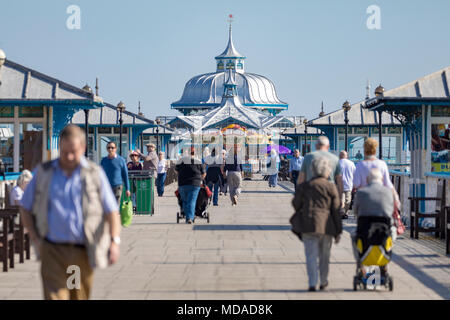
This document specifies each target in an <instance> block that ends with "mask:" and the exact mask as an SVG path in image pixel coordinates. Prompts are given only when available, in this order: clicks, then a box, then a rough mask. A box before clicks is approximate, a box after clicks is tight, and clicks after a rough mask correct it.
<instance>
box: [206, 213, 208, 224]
mask: <svg viewBox="0 0 450 320" xmlns="http://www.w3.org/2000/svg"><path fill="white" fill-rule="evenodd" d="M206 222H208V223H209V212H207V213H206Z"/></svg>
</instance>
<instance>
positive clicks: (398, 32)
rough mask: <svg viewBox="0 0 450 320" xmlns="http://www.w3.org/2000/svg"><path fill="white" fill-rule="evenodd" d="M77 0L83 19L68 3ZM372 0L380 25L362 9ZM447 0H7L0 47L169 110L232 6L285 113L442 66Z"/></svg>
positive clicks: (152, 112)
mask: <svg viewBox="0 0 450 320" xmlns="http://www.w3.org/2000/svg"><path fill="white" fill-rule="evenodd" d="M71 4H76V5H78V6H80V8H81V30H69V29H67V27H66V20H67V18H68V16H69V15H68V14H67V13H66V8H67V7H68V6H69V5H71ZM372 4H376V5H378V6H379V7H380V8H381V30H369V29H367V27H366V20H367V18H368V15H367V14H366V8H367V7H368V6H369V5H372ZM449 12H450V1H448V0H432V1H416V0H414V1H412V0H409V1H406V0H395V1H394V0H341V1H332V0H330V1H325V0H322V1H317V0H315V1H312V0H310V1H304V0H278V1H273V0H272V1H263V0H246V1H243V0H227V1H217V0H190V1H181V0H179V1H175V0H165V1H148V0H145V1H144V0H142V1H138V0H129V1H111V0H108V1H107V0H90V1H87V0H71V1H65V0H40V1H29V0H15V1H8V4H7V5H5V4H3V5H2V6H1V10H0V30H1V32H0V48H2V49H3V50H4V51H5V52H6V54H7V57H8V58H10V59H11V60H13V61H15V62H17V63H20V64H23V65H25V66H28V67H30V68H33V69H36V70H38V71H41V72H43V73H46V74H48V75H50V76H53V77H56V78H58V79H61V80H63V81H66V82H68V83H71V84H73V85H76V86H80V87H82V86H83V85H84V84H85V83H86V82H88V83H89V84H90V86H91V87H94V85H95V77H99V79H100V95H101V96H102V97H103V98H104V99H105V100H106V101H107V102H110V103H113V104H117V103H118V102H119V101H120V100H123V101H124V102H125V104H126V106H127V108H128V109H129V110H131V111H135V112H136V111H137V104H138V101H139V100H141V102H142V106H143V112H144V113H145V115H146V116H147V117H149V118H154V117H155V116H157V115H175V114H176V112H175V111H174V110H170V103H172V102H174V101H176V100H178V99H179V98H180V97H181V94H182V92H183V88H184V85H185V83H186V82H187V81H188V80H189V79H190V78H191V77H193V76H195V75H197V74H200V73H206V72H211V71H215V61H214V57H215V56H216V55H218V54H220V53H221V52H222V51H223V50H224V48H225V46H226V42H227V32H228V23H227V15H228V14H229V13H233V14H234V16H235V22H234V23H233V38H234V44H235V46H236V48H237V49H238V50H239V51H240V52H241V53H243V54H244V55H246V56H247V60H246V70H247V71H248V72H254V73H258V74H262V75H265V76H267V77H268V78H269V79H271V80H272V81H273V82H274V83H275V86H276V89H277V93H278V96H279V98H280V99H281V100H283V101H286V102H288V103H289V110H288V111H287V112H285V113H284V114H286V115H305V116H306V117H307V118H308V119H311V118H315V117H317V115H318V113H319V112H320V103H321V101H322V100H323V101H324V104H325V111H326V112H330V111H332V110H335V109H337V108H339V107H340V106H341V105H342V102H343V101H345V100H346V99H348V100H350V101H351V102H356V101H358V100H360V99H363V98H364V95H365V85H366V79H370V81H371V83H372V90H371V91H372V92H373V90H374V88H375V87H376V85H378V84H379V83H382V84H383V86H384V87H385V88H387V89H389V88H393V87H395V86H398V85H401V84H403V83H406V82H408V81H411V80H414V79H417V78H419V77H421V76H423V75H426V74H428V73H431V72H434V71H436V70H438V69H440V68H442V67H445V66H448V65H450V39H449V30H450V19H448V13H449Z"/></svg>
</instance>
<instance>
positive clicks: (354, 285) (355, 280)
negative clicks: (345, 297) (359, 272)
mask: <svg viewBox="0 0 450 320" xmlns="http://www.w3.org/2000/svg"><path fill="white" fill-rule="evenodd" d="M357 290H358V277H357V276H354V277H353V291H357Z"/></svg>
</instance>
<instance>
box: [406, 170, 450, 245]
mask: <svg viewBox="0 0 450 320" xmlns="http://www.w3.org/2000/svg"><path fill="white" fill-rule="evenodd" d="M445 195H446V180H445V179H443V181H442V186H439V185H438V187H437V196H436V197H409V198H408V199H409V200H410V204H411V208H410V222H411V223H410V237H411V238H414V239H419V233H420V232H434V233H435V236H436V238H438V237H439V236H440V237H441V238H442V239H443V238H444V237H445V225H444V221H445V211H446V209H445V207H446V205H445ZM421 201H424V202H427V201H435V202H436V210H435V211H433V212H421V210H420V202H421ZM420 218H432V219H434V221H435V224H434V227H432V228H424V227H421V226H419V219H420Z"/></svg>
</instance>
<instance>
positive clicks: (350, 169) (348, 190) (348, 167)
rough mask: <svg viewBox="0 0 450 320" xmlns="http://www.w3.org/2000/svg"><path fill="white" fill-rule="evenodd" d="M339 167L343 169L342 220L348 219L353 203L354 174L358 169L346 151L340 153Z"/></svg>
mask: <svg viewBox="0 0 450 320" xmlns="http://www.w3.org/2000/svg"><path fill="white" fill-rule="evenodd" d="M339 165H340V167H341V174H342V198H341V199H342V201H341V205H342V207H341V216H342V219H347V218H348V214H347V212H348V209H349V208H350V203H351V201H352V189H353V174H354V173H355V170H356V167H355V164H354V163H353V161H350V160H348V154H347V152H346V151H341V152H340V154H339Z"/></svg>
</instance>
